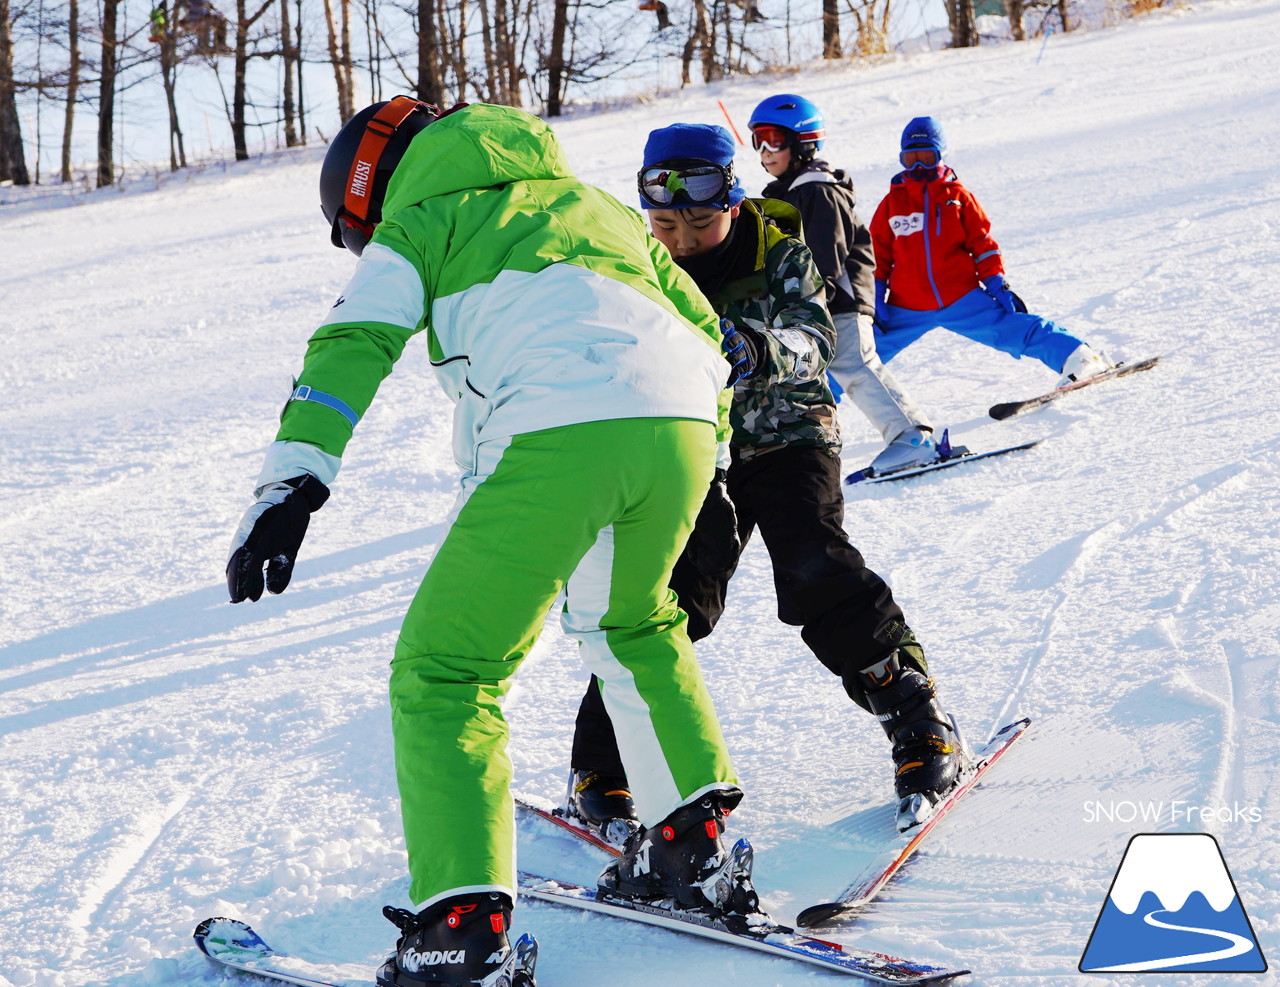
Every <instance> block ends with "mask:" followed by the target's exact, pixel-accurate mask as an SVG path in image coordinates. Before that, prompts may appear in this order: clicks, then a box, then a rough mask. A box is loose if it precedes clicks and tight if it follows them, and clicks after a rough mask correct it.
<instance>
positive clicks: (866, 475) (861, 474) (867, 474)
mask: <svg viewBox="0 0 1280 987" xmlns="http://www.w3.org/2000/svg"><path fill="white" fill-rule="evenodd" d="M871 476H872V473H871V470H869V469H863V470H858V471H857V472H854V473H850V474H849V475H848V476H846V477H845V478H844V482H845V483H848V484H854V483H861V482H862V481H863V480H868V479H870V478H871Z"/></svg>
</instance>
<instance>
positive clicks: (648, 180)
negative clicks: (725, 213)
mask: <svg viewBox="0 0 1280 987" xmlns="http://www.w3.org/2000/svg"><path fill="white" fill-rule="evenodd" d="M636 184H637V186H639V189H640V198H642V199H644V201H645V202H647V203H649V204H650V205H651V206H655V207H656V208H658V209H679V208H680V207H681V206H710V205H725V204H726V203H727V202H728V199H729V189H730V188H731V187H732V186H733V165H732V164H731V165H729V167H727V168H725V167H723V166H721V165H718V164H716V163H715V162H713V161H700V160H689V161H670V162H666V163H663V164H659V165H653V166H652V167H649V168H641V169H640V173H639V175H637V176H636Z"/></svg>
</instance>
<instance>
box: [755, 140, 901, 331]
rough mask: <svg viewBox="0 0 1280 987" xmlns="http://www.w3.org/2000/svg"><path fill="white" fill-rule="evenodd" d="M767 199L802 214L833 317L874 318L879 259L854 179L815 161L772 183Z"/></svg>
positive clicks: (805, 236)
mask: <svg viewBox="0 0 1280 987" xmlns="http://www.w3.org/2000/svg"><path fill="white" fill-rule="evenodd" d="M764 195H765V196H766V197H767V198H770V199H782V200H783V201H785V202H789V203H791V205H793V206H795V207H796V209H797V210H799V212H800V218H801V220H802V221H803V222H804V242H805V243H806V244H807V245H808V247H809V251H810V253H812V254H813V260H814V263H815V264H817V266H818V272H819V273H820V274H821V275H822V280H823V283H824V284H825V286H826V293H827V308H828V309H829V310H830V312H831V314H832V315H837V314H841V313H845V312H861V313H863V314H865V315H875V312H876V300H875V255H874V254H873V252H872V248H871V234H870V233H869V232H868V231H867V227H866V226H865V225H864V224H863V222H862V220H860V219H859V218H858V213H857V210H856V209H855V208H854V206H855V205H856V204H857V198H856V196H855V195H854V191H853V180H852V179H851V178H849V176H848V175H846V174H845V173H844V171H843V170H841V169H839V168H836V169H833V168H832V167H831V166H830V165H829V164H827V163H826V162H825V161H811V162H810V163H809V164H808V165H806V166H805V167H804V168H802V169H800V171H798V172H796V173H795V174H794V175H783V176H782V177H781V178H776V179H774V180H773V181H772V182H770V183H769V184H768V185H766V186H765V187H764Z"/></svg>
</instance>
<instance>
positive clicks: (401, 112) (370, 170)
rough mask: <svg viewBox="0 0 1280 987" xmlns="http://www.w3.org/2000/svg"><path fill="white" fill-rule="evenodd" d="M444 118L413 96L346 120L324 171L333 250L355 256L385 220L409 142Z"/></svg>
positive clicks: (323, 202) (324, 206)
mask: <svg viewBox="0 0 1280 987" xmlns="http://www.w3.org/2000/svg"><path fill="white" fill-rule="evenodd" d="M439 115H440V111H439V110H438V109H436V107H434V106H432V105H431V104H430V103H424V102H422V101H421V100H417V99H414V98H413V97H412V96H396V97H395V98H394V99H391V100H387V101H384V102H381V103H374V104H373V105H372V106H367V107H365V108H364V109H363V110H361V111H360V112H359V113H357V114H356V115H355V116H353V117H352V118H351V119H350V120H348V121H347V122H346V123H345V124H343V127H342V129H341V130H339V131H338V133H337V136H335V137H334V138H333V141H332V142H331V143H330V144H329V150H328V151H327V152H325V156H324V164H322V165H321V166H320V211H321V212H323V213H324V218H325V219H327V220H328V221H329V226H330V239H331V240H332V241H333V245H334V246H335V247H346V248H347V249H348V250H350V251H351V252H352V253H353V254H355V255H356V256H357V257H359V256H360V254H361V252H362V251H363V250H364V248H365V244H367V243H368V242H369V238H370V237H372V236H373V230H374V227H376V226H377V225H378V223H379V222H381V221H382V200H383V198H384V197H385V196H386V194H387V182H388V181H389V180H390V179H391V173H392V172H393V171H395V170H396V165H398V164H399V163H400V159H401V158H402V157H404V152H405V151H406V150H407V149H408V147H409V142H410V141H412V140H413V138H414V137H415V136H416V135H417V134H418V133H419V132H420V131H422V130H423V129H424V128H425V127H426V126H427V124H429V123H431V122H432V121H433V120H435V119H436V117H438V116H439Z"/></svg>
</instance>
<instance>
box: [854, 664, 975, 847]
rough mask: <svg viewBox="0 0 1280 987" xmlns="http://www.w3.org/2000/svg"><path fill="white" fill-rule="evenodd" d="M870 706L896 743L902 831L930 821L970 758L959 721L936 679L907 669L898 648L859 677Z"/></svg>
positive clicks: (899, 820) (912, 669)
mask: <svg viewBox="0 0 1280 987" xmlns="http://www.w3.org/2000/svg"><path fill="white" fill-rule="evenodd" d="M858 675H859V678H861V680H862V685H863V688H864V689H865V690H866V696H867V704H868V706H870V708H871V712H872V713H874V714H875V717H876V719H877V720H879V721H880V725H881V726H882V727H884V732H885V733H886V734H887V735H888V737H889V739H890V740H892V741H893V763H894V765H895V767H896V771H895V773H894V789H895V790H896V791H897V794H898V832H900V833H905V832H906V831H907V830H909V829H914V828H915V827H916V826H919V825H920V824H921V823H923V822H925V821H926V820H927V819H928V818H929V817H930V816H931V815H933V809H934V806H936V805H937V804H938V803H939V802H940V801H941V800H942V798H943V796H945V795H946V794H947V792H949V791H950V790H951V789H952V788H954V787H955V785H956V782H957V781H958V780H959V778H960V775H961V773H962V772H963V771H964V770H965V768H966V767H967V763H968V758H967V756H966V754H965V751H964V744H963V742H962V741H961V739H960V735H959V731H958V729H957V728H956V724H955V720H954V719H953V718H952V717H950V716H948V715H947V713H946V712H945V711H944V710H943V708H942V704H941V703H939V702H938V697H937V695H936V693H935V691H934V683H933V679H931V678H928V677H926V676H925V675H924V673H923V672H921V671H920V670H919V669H917V668H914V667H911V666H909V665H908V666H905V667H904V666H903V665H901V664H900V662H899V653H898V651H897V650H894V652H893V653H892V654H891V655H890V656H889V657H888V658H886V659H884V660H883V661H880V662H877V663H876V664H874V665H872V666H870V667H868V668H864V669H863V670H862V671H861V672H859V673H858Z"/></svg>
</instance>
